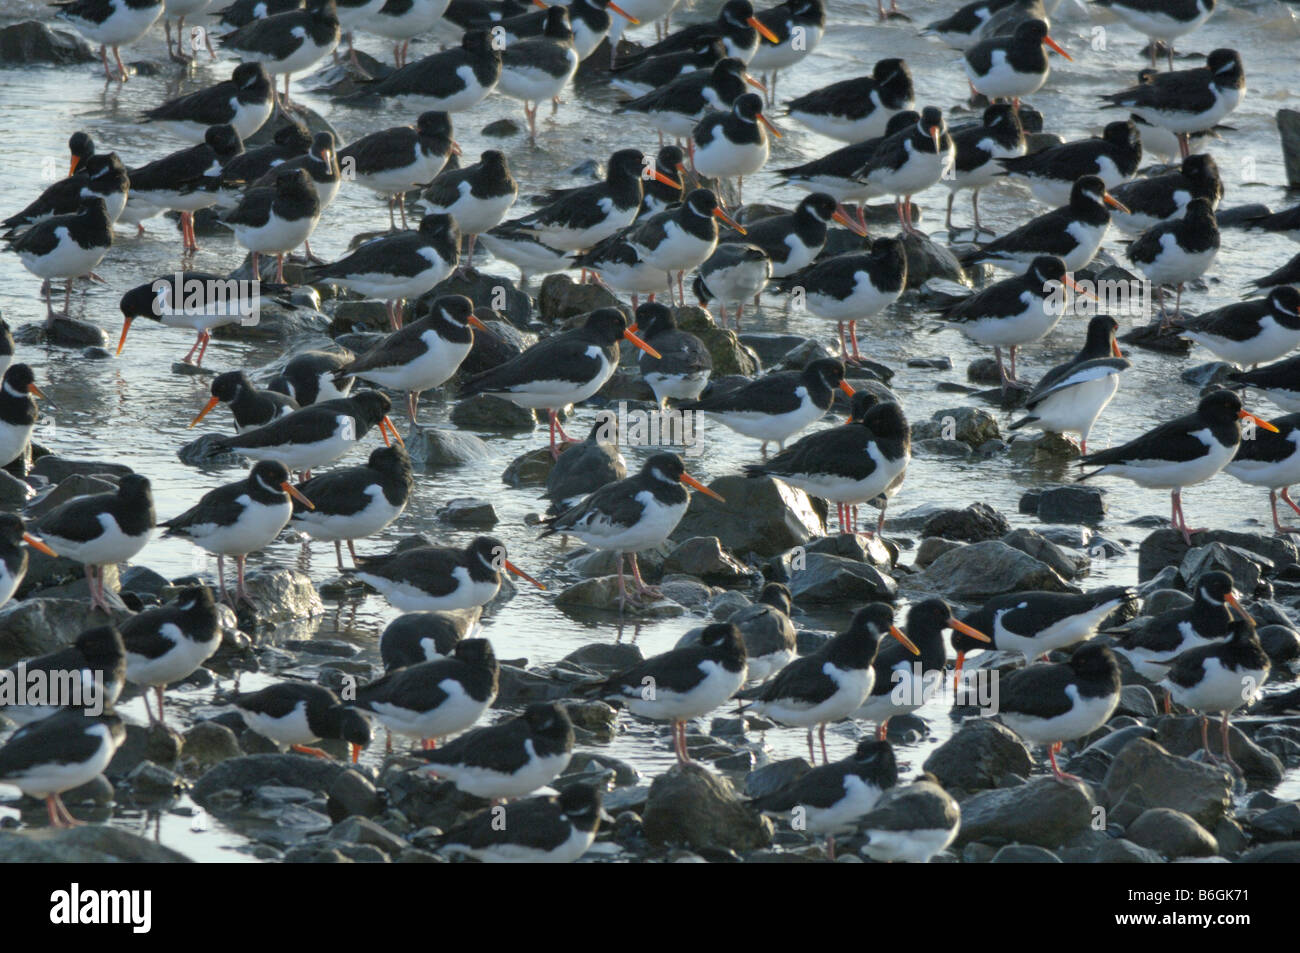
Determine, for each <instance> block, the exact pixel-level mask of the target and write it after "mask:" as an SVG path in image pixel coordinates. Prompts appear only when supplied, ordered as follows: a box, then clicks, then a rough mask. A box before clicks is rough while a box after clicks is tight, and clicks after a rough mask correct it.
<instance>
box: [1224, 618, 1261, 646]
mask: <svg viewBox="0 0 1300 953" xmlns="http://www.w3.org/2000/svg"><path fill="white" fill-rule="evenodd" d="M1228 641H1229V642H1230V643H1232V644H1233V645H1250V644H1252V643H1253V644H1254V646H1255V647H1256V648H1259V636H1258V635H1257V634H1256V632H1255V622H1254V620H1253V619H1251V618H1250V617H1249V616H1236V617H1234V618H1233V620H1232V622H1231V624H1229V626H1228ZM1261 654H1262V651H1261Z"/></svg>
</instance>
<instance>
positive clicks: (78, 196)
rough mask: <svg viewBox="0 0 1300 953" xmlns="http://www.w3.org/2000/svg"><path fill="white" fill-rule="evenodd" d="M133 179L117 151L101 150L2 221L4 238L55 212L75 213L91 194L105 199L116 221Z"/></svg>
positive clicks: (107, 209)
mask: <svg viewBox="0 0 1300 953" xmlns="http://www.w3.org/2000/svg"><path fill="white" fill-rule="evenodd" d="M129 186H130V180H129V179H128V178H127V174H126V166H124V165H123V164H122V160H121V159H119V158H118V157H117V153H116V152H109V153H103V152H99V153H96V154H95V155H93V156H91V157H90V158H88V159H87V160H86V161H85V162H84V163H82V164H81V165H80V166H79V169H78V171H77V172H75V173H73V174H72V175H69V176H68V177H67V178H63V179H59V180H58V181H57V182H55V183H54V184H53V185H51V186H50V187H49V188H47V189H46V190H45V191H44V192H42V193H41V194H40V195H39V196H37V198H36V200H35V201H33V202H32V203H31V204H30V205H28V206H27V207H26V208H25V209H23V210H22V211H21V212H19V213H17V214H16V215H11V216H9V217H8V218H7V219H5V220H4V221H3V222H0V228H4V229H5V230H6V232H5V238H13V237H14V236H15V235H17V234H19V233H20V232H23V231H25V230H26V229H28V228H30V227H31V226H32V225H35V224H36V223H37V222H42V221H45V220H46V219H49V218H52V217H53V216H55V215H72V214H74V213H75V212H76V211H77V210H78V209H80V207H81V204H82V201H83V200H84V199H89V198H95V197H98V198H101V199H103V200H104V209H105V211H106V213H107V214H108V220H109V223H110V224H111V223H113V222H116V221H117V219H118V217H119V216H120V215H121V214H122V209H124V208H125V207H126V194H127V190H128V187H129Z"/></svg>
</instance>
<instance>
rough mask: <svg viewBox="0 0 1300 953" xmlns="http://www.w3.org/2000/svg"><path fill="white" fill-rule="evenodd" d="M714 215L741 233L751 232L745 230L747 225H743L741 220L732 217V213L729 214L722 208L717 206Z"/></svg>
mask: <svg viewBox="0 0 1300 953" xmlns="http://www.w3.org/2000/svg"><path fill="white" fill-rule="evenodd" d="M713 217H714V218H716V219H718V220H719V221H721V222H723V223H725V224H727V225H730V226H731V227H732V228H734V229H735V230H736V231H738V232H740V234H742V235H747V234H749V233H748V232H746V231H745V226H743V225H741V224H740V223H739V222H737V221H736V220H735V219H734V218H732V217H731V216H730V215H728V214H727V213H726V212H724V211H723V210H722V209H720V208H715V209H714V210H713Z"/></svg>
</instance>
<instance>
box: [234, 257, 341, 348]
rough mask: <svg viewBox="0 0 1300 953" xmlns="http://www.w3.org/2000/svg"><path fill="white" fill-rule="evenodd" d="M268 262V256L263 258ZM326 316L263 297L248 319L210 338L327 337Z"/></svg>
mask: <svg viewBox="0 0 1300 953" xmlns="http://www.w3.org/2000/svg"><path fill="white" fill-rule="evenodd" d="M262 260H263V261H268V260H269V256H266V257H263V259H262ZM285 279H286V280H289V281H291V283H301V282H292V279H290V278H289V267H288V266H287V265H286V266H285ZM329 329H330V319H329V315H327V314H324V313H323V312H321V311H317V310H315V309H314V308H296V307H292V306H290V305H286V304H283V303H281V302H279V301H276V300H274V299H271V298H262V299H261V305H260V307H259V308H258V310H257V311H256V312H255V313H254V314H253V315H251V316H249V317H247V318H244V319H241V320H239V321H236V322H234V323H232V324H223V325H221V326H220V327H217V328H213V329H212V336H213V337H214V338H219V339H221V340H235V341H277V342H281V343H289V342H291V341H294V340H298V339H301V338H306V337H312V336H314V335H321V336H326V335H328V334H329Z"/></svg>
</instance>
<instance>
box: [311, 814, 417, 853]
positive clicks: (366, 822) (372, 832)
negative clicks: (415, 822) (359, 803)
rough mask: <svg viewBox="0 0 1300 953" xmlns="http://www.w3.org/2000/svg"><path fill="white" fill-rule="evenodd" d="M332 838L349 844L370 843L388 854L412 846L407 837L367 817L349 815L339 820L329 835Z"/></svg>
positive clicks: (399, 851)
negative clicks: (385, 828)
mask: <svg viewBox="0 0 1300 953" xmlns="http://www.w3.org/2000/svg"><path fill="white" fill-rule="evenodd" d="M327 836H328V837H329V839H330V840H334V841H343V842H345V843H349V844H368V845H369V846H371V847H376V848H378V849H379V850H381V851H383V852H384V853H385V854H388V855H389V856H390V857H393V856H396V855H397V854H400V853H401V852H402V851H404V850H405V849H406V848H407V847H409V846H410V844H409V843H407V841H406V839H405V838H403V837H398V836H397V835H396V834H393V833H391V832H389V831H386V830H384V828H382V827H380V826H379V825H378V824H376V823H375V822H374V821H372V820H370V819H369V818H366V817H349V818H346V819H345V820H342V821H339V822H338V823H337V824H335V825H334V826H333V827H332V828H331V829H330V832H329V834H328V835H327Z"/></svg>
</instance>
